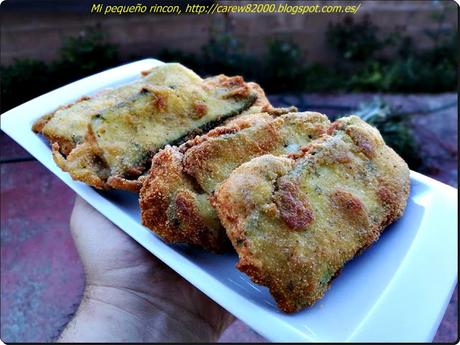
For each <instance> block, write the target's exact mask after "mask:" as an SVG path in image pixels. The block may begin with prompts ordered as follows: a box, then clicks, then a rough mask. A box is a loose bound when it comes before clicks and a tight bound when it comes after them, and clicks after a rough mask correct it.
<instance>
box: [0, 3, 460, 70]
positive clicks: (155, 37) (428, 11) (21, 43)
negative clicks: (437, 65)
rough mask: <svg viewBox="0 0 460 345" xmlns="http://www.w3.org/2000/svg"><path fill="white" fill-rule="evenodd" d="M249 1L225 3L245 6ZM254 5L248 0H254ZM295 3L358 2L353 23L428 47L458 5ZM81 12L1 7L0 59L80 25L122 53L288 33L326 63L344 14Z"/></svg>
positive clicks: (250, 41) (44, 55)
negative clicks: (221, 36)
mask: <svg viewBox="0 0 460 345" xmlns="http://www.w3.org/2000/svg"><path fill="white" fill-rule="evenodd" d="M250 2H252V1H241V0H238V1H225V3H226V4H230V3H239V4H242V3H250ZM254 2H255V0H254ZM287 2H288V3H289V4H290V5H295V4H302V3H303V4H305V3H307V4H309V5H311V4H319V5H322V4H326V3H327V4H340V5H356V4H359V3H361V7H360V10H359V12H358V14H356V15H354V16H353V18H354V19H355V20H361V19H362V18H363V17H364V16H369V18H370V20H371V21H372V22H373V23H374V24H376V25H377V26H379V27H380V28H381V31H382V33H385V32H390V31H393V30H395V29H396V30H398V31H400V32H403V33H406V34H408V35H411V36H413V37H414V38H415V40H414V41H415V43H416V45H417V46H419V47H424V46H427V45H429V44H430V42H431V41H430V39H429V38H428V37H427V35H426V33H425V32H426V30H429V29H435V28H440V27H441V28H445V29H455V30H457V25H458V23H457V10H458V7H457V5H456V4H455V3H454V1H453V0H447V1H444V0H438V1H433V0H425V1H413V0H403V1H361V2H360V1H334V2H331V1H308V2H296V1H287ZM443 6H447V7H448V8H449V10H448V11H447V18H446V20H445V21H444V22H443V23H442V24H441V26H439V23H438V22H436V21H435V20H434V19H433V15H434V14H435V13H437V12H439V11H440V9H441V8H442V7H443ZM89 8H90V6H89V5H88V10H87V11H85V10H80V11H76V12H72V11H59V12H56V11H53V10H52V9H48V10H47V9H42V10H40V11H35V12H34V11H23V10H22V11H18V10H16V11H2V14H1V63H2V64H9V63H11V62H12V61H13V60H14V59H15V58H25V57H28V58H37V59H42V60H45V61H49V60H52V59H54V58H55V57H56V56H57V54H58V50H59V48H60V46H61V42H62V38H63V37H66V36H69V35H76V34H78V33H79V32H80V31H81V30H82V29H83V28H84V27H86V26H93V25H100V27H101V28H102V29H103V30H104V31H106V32H107V33H108V34H109V37H110V40H111V41H112V42H114V43H116V44H118V45H119V46H120V52H121V55H122V58H124V59H130V58H135V57H139V56H155V55H156V54H157V53H158V52H160V51H161V50H163V49H166V48H169V49H178V50H182V51H184V52H199V51H200V49H201V47H202V46H203V45H204V44H205V43H206V42H207V41H208V40H209V38H210V35H211V31H213V32H219V31H231V32H232V33H233V34H234V35H235V36H236V37H238V38H240V39H241V41H242V42H244V46H245V49H246V50H247V51H250V52H251V53H252V54H254V55H256V56H262V55H263V54H264V53H265V52H266V49H267V42H268V41H269V40H271V39H273V38H291V39H292V40H294V41H295V42H297V43H298V44H299V45H300V47H301V48H302V50H303V51H304V53H305V54H306V57H307V59H308V60H309V61H311V62H312V61H321V62H326V63H327V62H330V63H332V61H333V56H332V54H331V53H330V50H329V49H328V47H327V44H326V41H325V36H324V34H325V32H326V29H327V27H328V24H329V23H330V22H337V21H341V20H343V19H344V17H345V15H344V14H307V15H303V16H302V15H291V14H256V15H255V14H230V15H227V16H225V15H213V16H210V15H200V16H198V15H184V14H182V15H179V16H173V15H149V14H144V15H110V16H103V15H95V14H90V13H89Z"/></svg>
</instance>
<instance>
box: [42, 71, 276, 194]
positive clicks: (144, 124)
mask: <svg viewBox="0 0 460 345" xmlns="http://www.w3.org/2000/svg"><path fill="white" fill-rule="evenodd" d="M143 75H144V76H143V78H142V79H141V80H140V81H136V82H134V83H131V84H128V85H125V86H121V87H118V88H115V89H113V90H109V91H104V92H102V93H100V94H99V95H96V96H94V97H93V98H89V97H86V98H82V99H81V100H80V101H78V102H76V103H74V104H71V105H68V106H65V107H62V108H60V109H58V110H57V111H55V112H54V113H52V114H48V115H45V116H44V117H42V118H41V119H39V120H38V121H37V122H36V123H35V125H34V126H33V130H34V131H36V132H39V133H42V134H43V135H45V136H46V137H47V138H48V139H49V140H50V142H51V143H52V146H53V157H54V159H55V161H56V163H57V164H58V165H59V166H60V167H61V168H62V169H63V170H65V171H67V172H69V173H70V174H71V176H72V177H73V178H74V179H76V180H80V181H83V182H86V183H87V184H89V185H91V186H94V187H96V188H100V189H109V188H117V189H126V190H131V191H138V190H139V189H140V186H141V184H142V183H141V181H140V179H139V178H140V177H141V176H142V175H143V174H145V173H146V172H147V169H148V168H147V167H148V166H149V165H150V160H151V158H152V156H153V155H154V154H155V153H156V152H157V151H158V150H159V149H161V148H162V147H164V146H165V145H166V144H175V143H181V142H184V141H186V140H187V138H189V137H190V136H192V135H193V136H194V135H196V134H198V133H202V132H203V131H207V130H209V129H210V128H213V127H215V126H216V125H219V124H220V123H221V122H222V121H224V120H225V119H227V118H231V117H234V116H236V115H240V114H242V113H245V112H248V113H252V112H254V111H258V110H259V109H270V108H271V106H270V103H269V102H268V100H267V99H266V97H265V94H264V93H263V91H262V90H261V89H260V87H259V86H258V85H257V84H254V83H245V82H244V80H243V79H242V78H241V77H227V76H224V75H219V76H216V77H212V78H208V79H201V78H200V77H199V76H198V75H196V74H195V73H194V72H192V71H191V70H189V69H187V68H185V67H184V66H182V65H180V64H177V63H172V64H165V65H162V66H159V67H155V68H153V69H151V70H150V71H147V72H145V73H143ZM89 146H91V147H89ZM73 150H77V153H76V154H75V153H73ZM85 152H86V153H88V156H85V155H84V153H85ZM107 172H108V174H107Z"/></svg>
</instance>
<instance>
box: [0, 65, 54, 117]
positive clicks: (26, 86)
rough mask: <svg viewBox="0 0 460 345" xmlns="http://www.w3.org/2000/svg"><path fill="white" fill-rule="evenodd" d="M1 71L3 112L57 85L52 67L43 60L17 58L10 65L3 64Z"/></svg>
mask: <svg viewBox="0 0 460 345" xmlns="http://www.w3.org/2000/svg"><path fill="white" fill-rule="evenodd" d="M0 73H1V76H2V78H1V99H2V101H1V109H2V112H3V111H5V110H8V109H10V108H13V107H14V106H16V105H18V104H21V103H23V102H25V101H28V100H30V99H32V98H34V97H37V96H40V95H41V94H42V93H44V92H46V91H49V90H51V89H52V88H53V87H55V84H54V81H53V80H51V79H50V74H51V70H50V67H49V66H48V65H47V64H45V63H44V62H42V61H38V60H33V59H17V60H15V61H14V63H12V64H11V65H9V66H6V67H5V66H1V67H0Z"/></svg>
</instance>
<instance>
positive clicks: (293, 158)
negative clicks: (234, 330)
mask: <svg viewBox="0 0 460 345" xmlns="http://www.w3.org/2000/svg"><path fill="white" fill-rule="evenodd" d="M408 195H409V169H408V167H407V164H406V163H405V162H404V161H403V160H402V159H401V158H400V157H399V156H398V155H397V154H396V153H395V152H394V151H393V150H392V149H391V148H389V147H388V146H386V145H385V143H384V141H383V139H382V137H381V136H380V134H379V132H378V131H377V130H376V129H375V128H373V127H371V126H370V125H368V124H366V123H365V122H364V121H362V120H360V119H359V118H357V117H355V116H350V117H346V118H342V119H339V120H337V121H336V122H335V123H334V124H333V125H332V126H331V127H330V129H329V134H328V135H324V136H323V137H322V138H320V139H318V140H316V141H314V142H312V143H311V144H310V145H308V146H306V147H305V148H304V149H303V150H302V151H301V153H297V154H293V155H290V157H276V156H273V155H264V156H261V157H258V158H255V159H253V160H251V161H250V162H247V163H245V164H243V165H241V166H240V167H239V168H237V169H236V170H234V171H233V172H232V173H231V174H230V176H229V177H228V179H227V180H226V181H225V182H224V183H222V184H221V185H220V186H219V187H218V189H217V190H216V192H215V194H214V199H213V206H215V207H216V210H217V213H218V215H219V218H220V220H221V222H222V224H223V225H224V227H225V229H226V231H227V235H228V237H229V238H230V240H231V242H232V245H233V246H234V248H235V250H236V251H237V253H238V255H239V262H238V264H237V268H238V269H239V270H241V271H242V272H244V273H246V274H247V275H249V276H250V277H251V279H252V280H253V281H254V282H255V283H258V284H262V285H265V286H267V287H268V288H269V289H270V293H271V294H272V295H273V297H274V299H275V300H276V302H277V304H278V306H279V307H280V308H281V309H282V310H283V311H285V312H294V311H297V310H300V309H302V308H304V307H306V306H310V305H312V304H313V303H315V302H316V301H318V299H320V298H321V297H322V296H323V295H324V293H325V292H326V290H327V289H328V287H329V285H330V283H331V280H332V279H333V278H334V277H335V276H336V275H337V274H338V273H339V271H340V269H341V268H342V267H343V265H344V264H345V263H346V262H347V261H349V260H351V259H352V258H353V257H354V256H355V255H357V254H358V253H360V252H361V251H362V250H363V249H365V248H366V247H368V246H369V245H371V244H372V243H373V242H375V241H376V240H377V239H378V238H379V236H380V234H381V232H382V231H383V230H384V228H385V227H386V226H387V225H388V224H390V223H392V222H393V221H394V220H395V219H397V218H398V217H400V216H401V215H402V213H403V211H404V209H405V206H406V202H407V198H408Z"/></svg>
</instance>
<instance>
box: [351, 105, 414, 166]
mask: <svg viewBox="0 0 460 345" xmlns="http://www.w3.org/2000/svg"><path fill="white" fill-rule="evenodd" d="M354 114H355V115H357V116H359V117H360V118H361V119H363V120H364V121H366V122H368V123H369V124H371V125H373V126H375V127H376V128H377V129H378V130H379V131H380V134H382V137H383V139H384V140H385V143H386V144H387V145H388V146H390V147H391V148H393V149H394V150H395V151H396V152H397V153H398V154H399V155H400V156H401V157H402V158H403V159H404V160H405V161H406V162H407V164H408V165H409V167H410V168H411V169H414V170H420V169H421V168H422V163H423V160H422V158H421V157H420V154H419V151H418V149H417V145H416V141H415V136H414V133H413V130H412V128H413V127H412V126H411V123H410V114H405V113H402V112H400V111H398V110H397V109H393V108H392V107H391V106H390V105H389V104H387V103H385V102H383V101H382V100H381V99H379V98H375V99H374V100H373V101H371V102H368V103H363V104H361V105H360V106H359V108H358V110H357V111H355V112H354Z"/></svg>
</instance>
